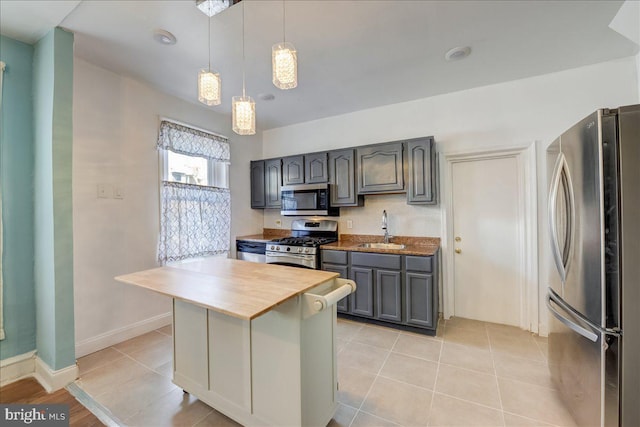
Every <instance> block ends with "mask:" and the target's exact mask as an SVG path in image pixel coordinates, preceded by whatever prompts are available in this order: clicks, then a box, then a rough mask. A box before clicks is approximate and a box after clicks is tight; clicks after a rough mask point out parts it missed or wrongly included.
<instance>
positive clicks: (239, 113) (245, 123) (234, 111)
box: [231, 2, 256, 135]
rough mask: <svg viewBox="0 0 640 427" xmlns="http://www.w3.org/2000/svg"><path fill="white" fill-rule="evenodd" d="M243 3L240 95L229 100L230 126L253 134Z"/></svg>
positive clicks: (238, 132)
mask: <svg viewBox="0 0 640 427" xmlns="http://www.w3.org/2000/svg"><path fill="white" fill-rule="evenodd" d="M244 4H245V2H242V96H234V97H233V98H232V100H231V121H232V128H233V131H234V132H235V133H237V134H238V135H255V133H256V103H255V102H254V100H253V99H252V98H251V97H250V96H247V95H246V93H245V87H244Z"/></svg>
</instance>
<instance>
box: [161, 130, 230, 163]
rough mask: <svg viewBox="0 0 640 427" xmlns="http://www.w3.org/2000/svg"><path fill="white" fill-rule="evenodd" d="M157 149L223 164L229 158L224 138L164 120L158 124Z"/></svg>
mask: <svg viewBox="0 0 640 427" xmlns="http://www.w3.org/2000/svg"><path fill="white" fill-rule="evenodd" d="M158 148H161V149H164V150H171V151H173V152H174V153H180V154H186V155H188V156H203V157H206V158H208V159H211V160H218V161H225V162H228V161H229V160H230V158H231V155H230V149H229V142H228V141H227V139H226V138H224V137H221V136H218V135H214V134H212V133H207V132H203V131H200V130H197V129H192V128H189V127H187V126H183V125H180V124H178V123H173V122H169V121H166V120H163V121H162V122H161V123H160V135H159V137H158Z"/></svg>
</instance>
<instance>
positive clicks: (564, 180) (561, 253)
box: [549, 153, 575, 284]
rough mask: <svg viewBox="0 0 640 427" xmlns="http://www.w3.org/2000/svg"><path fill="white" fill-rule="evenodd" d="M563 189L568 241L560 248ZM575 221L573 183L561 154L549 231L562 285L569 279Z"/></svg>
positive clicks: (553, 184)
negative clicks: (559, 205) (560, 196)
mask: <svg viewBox="0 0 640 427" xmlns="http://www.w3.org/2000/svg"><path fill="white" fill-rule="evenodd" d="M561 187H562V191H563V196H564V200H565V203H566V208H567V209H566V217H565V218H564V220H565V221H566V240H565V242H564V248H562V249H561V248H560V242H559V241H558V217H557V210H556V207H557V206H556V203H557V199H558V191H560V188H561ZM574 221H575V209H574V199H573V183H572V182H571V175H570V174H569V169H568V165H567V161H566V159H565V157H564V155H563V154H562V153H561V154H560V156H559V157H558V161H557V162H556V165H555V170H554V172H553V177H552V179H551V192H550V193H549V231H550V234H551V252H552V253H553V260H554V261H555V264H556V267H557V269H558V273H560V279H561V280H562V283H563V284H564V282H565V281H566V279H567V272H568V271H569V264H570V262H571V252H572V251H573V226H574Z"/></svg>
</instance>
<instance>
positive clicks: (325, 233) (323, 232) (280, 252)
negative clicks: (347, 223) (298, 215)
mask: <svg viewBox="0 0 640 427" xmlns="http://www.w3.org/2000/svg"><path fill="white" fill-rule="evenodd" d="M291 232H292V234H293V235H292V236H291V237H283V238H279V239H274V240H271V241H270V242H267V246H266V251H265V256H266V262H267V264H281V265H291V266H296V267H306V268H312V269H318V268H319V267H320V256H319V255H320V254H319V252H318V247H319V246H320V245H324V244H326V243H331V242H335V241H337V240H338V222H337V221H331V220H320V221H311V220H302V219H298V220H295V221H293V223H292V225H291Z"/></svg>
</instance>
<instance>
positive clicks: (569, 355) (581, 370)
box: [549, 306, 604, 426]
mask: <svg viewBox="0 0 640 427" xmlns="http://www.w3.org/2000/svg"><path fill="white" fill-rule="evenodd" d="M555 309H556V310H557V311H558V312H559V313H560V314H561V317H564V318H565V319H569V320H571V319H572V318H573V316H572V314H571V313H569V312H565V311H564V310H563V309H562V307H560V306H555ZM579 327H581V328H583V327H584V326H579ZM603 353H604V349H603V346H602V335H601V334H596V340H595V342H594V341H592V340H591V339H589V338H585V337H584V336H583V335H581V334H580V333H577V332H575V331H574V329H573V328H570V327H569V326H567V324H566V323H565V322H562V321H560V320H558V318H556V317H555V316H551V317H550V322H549V371H550V372H551V378H552V380H553V382H554V384H555V385H556V387H557V388H558V390H559V391H560V395H561V397H562V400H563V401H564V404H565V405H566V407H567V408H569V411H570V412H571V415H572V416H573V418H574V420H575V421H576V424H577V425H579V426H599V425H602V424H601V423H602V414H603V411H602V407H603V393H602V387H603V384H602V369H603V366H602V361H603Z"/></svg>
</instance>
